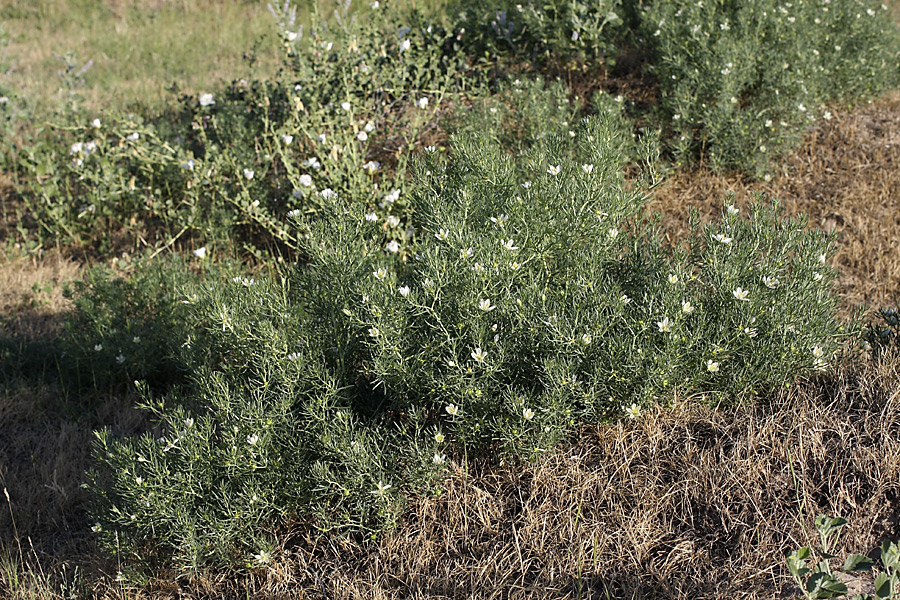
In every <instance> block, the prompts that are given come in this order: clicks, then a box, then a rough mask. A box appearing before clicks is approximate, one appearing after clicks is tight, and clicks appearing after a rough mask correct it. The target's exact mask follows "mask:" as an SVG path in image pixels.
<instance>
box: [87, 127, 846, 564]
mask: <svg viewBox="0 0 900 600" xmlns="http://www.w3.org/2000/svg"><path fill="white" fill-rule="evenodd" d="M571 130H572V131H573V132H574V135H571V136H570V135H569V134H568V132H566V133H565V134H563V135H548V136H539V137H538V138H537V140H536V141H535V143H534V145H533V147H531V148H530V150H528V151H527V152H526V153H525V154H523V155H518V156H516V155H509V154H507V153H506V152H505V151H504V150H503V149H502V148H501V146H500V145H499V144H498V143H497V142H496V141H492V140H491V139H490V136H485V137H484V138H483V139H479V138H478V137H477V136H476V137H472V136H468V135H467V136H463V137H460V138H459V139H456V140H454V141H453V143H452V144H451V147H450V149H449V151H448V153H447V155H446V156H442V155H441V154H440V153H437V152H432V153H426V155H425V158H424V159H423V161H422V162H421V164H420V165H418V167H417V168H416V172H417V173H418V177H417V181H416V183H415V186H414V188H413V191H412V192H411V193H410V198H411V202H412V206H413V208H414V211H413V212H412V217H413V222H412V223H413V226H414V227H415V228H416V230H417V235H416V236H415V237H414V238H413V239H412V240H411V241H404V242H402V243H401V242H398V241H397V238H396V236H395V234H394V229H395V228H396V227H397V224H396V223H395V222H394V221H392V220H391V219H390V216H388V217H385V216H384V215H383V214H379V213H377V212H375V211H368V210H367V208H366V207H365V206H363V205H360V204H354V203H349V204H348V203H345V202H341V201H339V200H337V199H331V201H329V202H326V203H323V206H322V208H321V210H320V212H319V214H318V215H317V217H316V218H315V219H310V220H307V222H306V223H304V224H303V227H304V228H305V229H306V230H307V231H308V237H307V238H304V240H303V253H304V256H305V257H306V261H305V262H304V263H303V264H300V265H297V266H296V267H295V269H294V270H293V272H292V273H285V275H284V276H283V277H281V278H278V279H268V278H259V279H254V278H251V277H249V276H239V277H237V278H233V279H231V280H228V279H226V280H224V281H222V280H219V281H212V280H211V281H209V282H207V283H205V284H204V285H201V286H199V287H198V288H196V289H195V290H194V291H192V292H190V294H188V295H187V296H186V297H184V298H182V300H185V301H186V302H185V303H183V304H181V305H180V306H183V307H185V308H184V310H185V311H186V316H185V318H186V322H187V323H188V325H187V326H186V327H183V328H182V330H181V332H180V333H183V332H184V331H185V330H187V331H190V332H191V340H190V344H189V345H190V359H189V360H190V362H191V364H194V365H198V367H197V368H196V369H195V370H194V371H193V373H192V374H191V375H190V384H189V386H188V387H187V388H185V390H184V391H182V392H178V391H175V392H173V393H171V394H169V395H167V396H164V397H162V398H160V397H159V396H158V395H153V394H149V393H148V394H146V395H145V402H144V406H145V407H146V408H148V409H149V410H151V411H153V413H154V414H155V416H156V418H157V420H158V426H157V428H156V429H155V430H154V431H153V432H150V433H148V434H146V435H144V436H140V437H136V438H130V439H114V438H113V437H112V436H110V435H109V434H108V433H102V434H100V437H99V443H98V446H97V454H96V457H97V459H98V466H99V468H98V470H97V471H96V472H95V473H94V474H93V475H92V483H91V485H92V487H93V488H94V489H95V490H96V491H97V496H96V497H97V500H98V503H97V508H96V515H97V518H98V525H97V526H96V527H97V529H98V530H99V531H101V532H102V534H103V536H105V537H104V539H105V540H106V541H107V542H109V543H110V544H112V543H113V542H114V541H116V540H118V541H119V542H120V543H125V544H126V547H129V548H131V549H132V550H133V551H134V552H135V554H136V555H137V556H146V550H142V549H141V548H145V546H142V544H145V543H146V542H151V543H152V544H153V545H154V546H152V547H156V548H161V549H162V550H163V551H165V552H171V553H174V555H175V556H176V558H177V560H178V562H179V564H180V565H181V566H183V567H185V568H194V567H197V566H198V565H199V564H203V563H207V562H216V563H226V564H232V565H234V564H243V565H246V566H254V565H263V564H265V563H267V562H268V561H269V560H271V559H272V552H273V551H274V549H275V543H274V539H273V537H272V535H273V532H275V531H278V530H281V529H283V528H284V527H288V526H292V525H293V526H301V527H316V528H319V529H321V530H323V531H346V530H360V529H363V530H368V531H372V532H375V531H377V530H378V529H379V528H381V527H385V526H390V525H391V524H392V523H393V522H394V521H395V520H396V518H397V517H398V515H399V514H400V511H401V510H402V501H403V498H404V497H406V496H407V495H413V494H418V493H422V492H423V491H426V490H427V491H431V492H432V493H434V492H439V490H440V485H439V477H440V475H441V473H442V470H443V469H444V468H445V467H446V463H447V461H448V460H452V459H454V458H460V457H463V456H465V455H471V454H479V453H485V452H488V451H490V452H497V453H498V455H499V456H503V457H507V458H508V459H510V460H518V459H519V458H520V457H523V456H534V455H540V454H542V453H544V452H546V451H548V450H551V449H552V448H553V447H554V445H556V444H557V443H558V442H559V441H560V440H561V439H562V438H563V437H564V436H565V435H567V433H568V432H570V431H572V429H573V427H575V426H577V425H578V424H580V423H584V422H596V421H599V420H606V419H613V418H616V417H618V416H621V415H623V414H626V412H627V414H630V415H632V416H634V417H637V416H638V415H639V413H640V407H641V406H646V405H649V404H651V403H666V402H668V401H670V400H671V399H672V398H673V397H674V395H675V394H676V393H677V394H681V395H684V396H691V395H700V394H706V395H707V396H709V397H710V399H715V400H716V401H736V400H737V399H739V398H743V397H747V396H749V395H754V394H761V393H764V392H766V391H768V390H770V389H772V388H773V387H774V386H777V385H781V384H783V383H785V382H786V381H789V380H790V379H792V378H793V377H795V376H797V375H799V374H803V373H809V372H814V371H815V370H825V369H828V368H829V366H830V363H831V362H832V361H833V356H834V354H835V352H837V350H838V348H839V346H840V343H841V340H842V338H843V336H844V333H843V331H842V329H841V326H840V325H839V324H838V323H836V322H835V320H834V316H833V308H834V306H833V299H832V298H831V295H830V286H831V281H832V278H833V276H832V273H831V272H830V270H829V269H828V268H827V266H826V265H825V264H824V263H825V262H826V260H825V253H826V252H827V249H828V240H827V238H826V237H825V236H823V235H820V234H817V233H814V232H808V231H806V230H805V229H804V228H803V227H802V223H795V222H788V223H781V222H779V221H777V220H776V218H775V212H774V209H770V208H765V207H759V208H757V209H754V210H753V211H751V214H750V215H749V218H741V217H740V216H739V214H738V212H739V211H738V209H737V208H736V207H734V206H732V205H728V207H726V210H725V214H724V217H723V221H722V222H721V223H716V224H712V225H710V226H708V227H706V228H702V229H698V230H697V232H696V233H695V235H694V237H693V238H692V239H691V240H690V243H689V244H688V247H687V249H685V250H681V251H672V250H670V249H667V248H665V247H664V246H663V245H662V244H661V242H660V240H659V238H658V236H657V235H656V234H655V231H654V228H653V227H652V226H651V224H649V223H646V222H645V221H644V220H643V218H642V216H641V215H642V211H643V208H644V205H643V201H644V200H645V198H646V192H645V190H644V189H643V188H642V187H641V186H640V185H628V184H626V181H625V178H624V175H623V162H624V159H625V154H624V152H623V148H625V147H628V145H629V144H631V143H633V141H632V140H630V139H628V138H629V136H630V133H628V130H627V129H623V128H622V127H621V117H620V116H619V115H618V114H617V113H615V112H607V113H603V114H601V115H598V116H597V117H594V118H592V119H590V120H587V121H584V122H581V123H579V124H577V125H574V126H573V127H572V128H571ZM623 136H625V139H623ZM178 339H179V340H180V339H181V335H179V338H178ZM626 409H627V411H626Z"/></svg>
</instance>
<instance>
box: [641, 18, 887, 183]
mask: <svg viewBox="0 0 900 600" xmlns="http://www.w3.org/2000/svg"><path fill="white" fill-rule="evenodd" d="M886 10H887V7H886V6H884V5H881V4H879V3H876V2H872V1H868V0H866V1H863V0H795V1H794V2H781V1H778V0H765V1H763V2H731V1H728V0H711V1H706V2H694V1H687V0H678V1H675V2H670V1H654V2H649V3H647V4H645V5H644V9H643V11H642V12H640V27H639V35H640V36H642V39H643V40H644V43H646V44H647V45H648V46H649V47H650V49H651V60H650V65H649V70H650V72H651V73H653V74H654V75H655V77H656V80H657V81H658V83H659V86H660V92H661V94H662V98H661V103H660V109H661V111H662V117H663V120H662V123H663V126H664V127H665V128H666V130H667V131H668V134H669V137H670V138H671V140H672V144H671V146H672V149H673V151H674V153H675V156H676V158H677V159H678V160H679V161H681V162H692V161H694V160H695V159H696V158H697V157H698V156H700V155H703V156H707V157H708V159H709V162H710V165H711V166H712V167H713V168H714V169H717V170H722V169H741V170H745V171H748V172H750V173H751V174H754V175H757V176H759V175H763V174H765V173H766V172H767V171H768V169H769V165H770V164H771V159H772V157H774V156H777V155H778V154H780V153H783V152H784V151H785V150H787V149H789V148H791V147H792V145H794V144H795V143H796V142H797V141H798V140H799V139H800V137H801V136H802V135H803V132H804V131H805V130H806V129H807V128H808V127H809V126H811V125H812V124H813V123H815V122H816V121H818V120H819V119H829V118H830V113H829V112H828V111H827V109H826V108H825V107H824V105H825V104H826V103H829V102H834V101H841V102H858V101H860V100H862V99H865V98H869V97H871V96H872V95H873V94H874V93H876V92H879V91H882V90H884V89H886V88H887V87H889V86H891V85H895V84H896V83H897V82H898V52H900V36H898V31H897V27H896V26H895V24H894V23H893V21H892V20H891V19H890V18H888V17H887V13H886V12H885V11H886Z"/></svg>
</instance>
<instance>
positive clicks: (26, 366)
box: [0, 94, 900, 599]
mask: <svg viewBox="0 0 900 600" xmlns="http://www.w3.org/2000/svg"><path fill="white" fill-rule="evenodd" d="M833 112H834V113H835V115H834V118H833V119H832V120H831V121H829V122H826V123H823V124H822V125H821V126H820V127H819V128H818V129H816V130H815V131H813V132H812V133H811V134H810V135H809V136H808V138H807V139H806V141H805V143H804V144H803V146H802V147H801V148H800V149H799V151H798V152H797V153H796V154H795V155H793V156H791V157H789V158H786V159H785V161H784V165H783V173H781V174H779V175H777V176H775V177H773V178H772V179H771V180H770V181H768V182H747V181H744V180H742V179H741V178H739V177H732V176H722V175H713V174H711V173H709V172H707V171H705V170H703V169H702V168H700V169H697V170H694V171H691V172H681V173H675V174H673V175H672V176H671V177H670V179H669V181H668V182H667V183H666V184H665V185H664V186H663V187H662V188H661V189H660V190H658V192H657V195H656V197H655V198H654V200H653V201H652V208H653V209H655V210H658V211H660V212H661V213H662V214H663V215H664V222H663V224H664V226H665V228H666V231H667V233H668V234H669V235H670V236H672V239H678V238H680V237H681V234H682V233H683V230H684V228H685V227H686V224H687V220H686V215H687V210H688V208H691V207H693V208H697V209H698V210H699V211H700V212H701V213H702V214H703V215H705V216H706V217H711V216H713V215H715V214H718V211H719V210H720V209H721V206H722V200H723V198H724V197H725V194H726V192H729V191H730V192H734V193H735V194H736V196H737V199H738V202H739V204H740V205H741V206H746V202H748V201H749V200H750V198H751V197H752V194H753V192H754V191H763V192H765V193H767V194H769V195H770V196H772V197H775V198H778V199H779V201H780V203H781V205H782V206H783V207H784V209H785V211H786V213H787V214H795V213H800V212H804V213H807V214H809V215H810V217H811V219H810V220H811V225H813V226H817V227H823V228H825V229H833V230H834V231H835V233H836V234H837V238H836V241H837V253H836V259H835V260H836V266H837V268H838V269H839V271H840V280H839V283H840V287H841V290H840V291H841V298H842V302H843V307H844V309H845V310H846V311H847V312H848V313H849V312H850V311H851V310H852V309H853V307H856V306H858V305H859V304H867V305H869V306H872V307H878V306H882V305H892V304H893V305H896V304H897V303H898V299H900V204H898V203H900V196H898V190H900V95H898V94H894V95H892V96H889V97H887V98H885V99H883V100H880V101H878V102H875V103H873V104H870V105H866V106H862V107H859V108H857V109H855V110H853V111H849V110H848V111H841V110H836V109H833ZM78 271H79V267H78V266H77V265H75V264H73V263H71V262H69V261H67V260H64V259H63V258H61V257H60V256H59V255H56V254H47V255H45V256H43V257H41V258H40V259H22V258H0V376H2V378H0V487H3V488H4V490H7V491H8V494H9V499H10V501H9V503H8V506H6V507H3V511H2V512H0V597H3V598H58V597H66V596H65V594H64V589H63V588H65V589H70V588H71V589H73V590H75V591H76V592H77V593H78V594H80V595H81V596H82V597H97V598H107V597H108V598H125V597H126V596H127V597H128V598H238V597H240V598H247V597H249V598H329V599H332V598H334V599H336V598H348V599H349V598H375V599H380V598H385V599H386V598H408V597H421V598H425V597H428V598H607V597H609V598H720V597H742V598H743V597H746V598H784V597H792V596H793V595H794V592H795V591H796V590H794V588H793V587H792V586H791V585H790V582H789V579H788V578H787V577H786V574H785V569H784V567H783V564H784V555H785V553H786V552H787V551H788V550H790V549H794V548H796V547H798V546H800V545H803V544H806V543H809V542H810V541H811V540H812V535H813V534H814V530H813V528H812V519H813V517H814V516H815V514H817V513H818V512H826V513H829V514H840V515H842V516H845V517H847V518H848V519H849V521H850V526H849V527H848V531H847V533H846V535H845V536H844V537H843V539H842V541H841V551H854V552H861V553H867V552H870V551H871V550H872V549H873V548H874V546H875V544H876V543H878V542H879V541H880V540H881V539H883V538H885V537H888V538H892V539H897V538H900V357H897V356H895V357H888V358H886V359H885V360H883V361H882V362H880V363H877V364H876V363H871V362H863V363H860V362H857V363H854V364H847V365H844V366H843V367H841V369H839V370H838V371H837V372H836V373H835V374H833V375H829V376H822V377H819V378H817V379H814V380H812V381H804V382H798V383H797V384H795V385H794V386H793V387H792V388H791V389H790V390H787V391H785V392H783V393H781V394H777V395H775V396H773V397H771V398H768V399H765V400H764V401H760V402H758V403H756V404H754V405H752V406H746V407H737V408H731V409H716V408H709V407H705V406H703V405H702V403H697V402H694V401H693V400H695V399H683V400H684V401H683V402H680V403H677V404H676V406H675V407H674V408H673V409H666V410H659V411H654V412H648V413H645V415H644V416H643V417H642V418H641V419H640V420H638V421H634V422H631V421H628V422H619V423H615V424H610V425H604V426H601V427H596V428H591V429H587V430H584V431H582V432H580V434H579V435H578V436H577V437H576V439H574V440H573V445H572V446H571V447H570V448H566V449H562V450H560V452H558V453H557V454H554V455H552V456H548V457H546V460H544V461H542V462H540V463H536V464H531V465H527V466H525V467H524V468H523V467H522V466H513V467H504V468H500V469H497V468H488V467H486V466H485V465H483V464H471V465H455V469H454V471H453V473H452V474H451V476H450V477H449V478H448V480H447V482H446V492H445V494H444V495H443V496H441V497H440V498H437V499H426V500H421V501H418V502H416V503H414V504H412V505H411V506H410V507H409V511H408V514H407V516H406V519H405V521H404V523H403V525H402V526H401V527H400V528H399V529H398V530H397V531H395V532H393V533H391V534H389V535H387V536H386V537H384V538H382V539H379V540H377V541H374V542H362V541H359V540H353V539H340V540H332V541H327V540H322V539H318V540H316V539H314V538H307V537H305V536H304V534H303V533H302V531H298V532H297V533H296V534H295V535H294V536H286V537H285V539H286V541H285V544H284V548H283V550H282V552H281V553H280V554H279V556H278V558H277V562H276V565H275V567H274V568H272V569H270V570H269V571H267V572H265V573H262V572H259V573H255V574H252V575H249V576H245V577H235V576H233V575H228V574H223V573H216V574H204V575H201V576H199V577H197V578H196V579H195V580H193V581H189V580H184V579H176V578H175V577H174V575H172V574H162V575H159V576H158V578H157V579H155V580H153V581H150V582H149V584H148V585H147V586H145V587H141V588H139V589H137V588H135V589H133V588H126V587H123V586H122V584H119V583H115V582H114V581H113V577H114V575H115V572H116V570H117V568H118V565H117V561H116V559H115V558H112V559H110V558H105V557H103V556H101V555H99V553H98V552H97V550H96V549H95V548H94V546H93V542H92V538H91V535H90V523H89V522H88V520H87V512H86V498H85V495H84V492H83V491H82V490H81V489H80V487H79V484H80V482H81V481H82V478H83V472H84V470H85V469H86V468H88V466H89V447H90V441H91V438H92V429H94V428H96V427H99V426H101V425H111V426H112V427H113V428H114V429H115V430H116V431H119V432H123V433H125V432H130V431H133V430H135V428H137V427H138V426H139V424H140V419H141V417H140V416H139V415H137V414H136V413H135V412H134V411H133V409H132V408H131V407H130V400H131V399H129V398H122V397H120V396H117V395H114V394H109V393H98V394H97V397H95V398H90V399H88V400H85V399H79V400H77V401H76V400H74V399H69V398H68V397H67V396H66V394H65V390H64V389H63V388H61V387H60V386H59V385H58V384H56V383H54V378H53V377H52V373H46V372H40V371H38V370H37V368H36V366H37V365H46V364H48V362H49V363H50V364H52V361H48V360H47V353H48V352H51V351H52V344H50V343H49V342H51V341H52V338H53V336H54V335H55V333H56V331H57V328H58V326H59V321H60V315H61V313H62V311H64V310H66V308H67V304H66V301H65V300H64V298H63V297H62V295H61V293H60V291H59V290H60V286H61V284H62V283H64V282H65V281H67V280H70V279H72V278H73V277H76V276H77V274H78ZM42 353H43V354H42ZM689 400H690V401H689ZM3 501H4V502H5V501H6V498H5V497H4V498H3ZM11 515H13V516H14V517H15V521H16V527H15V528H14V527H13V522H12V519H11ZM21 562H24V563H26V565H27V568H26V569H19V568H17V567H16V566H15V565H16V564H19V563H21ZM76 567H77V568H79V569H81V574H80V575H78V576H77V577H76V576H75V575H73V573H74V570H75V568H76ZM76 581H77V583H76ZM865 584H866V581H865V580H861V581H857V582H854V585H856V586H863V587H864V586H865Z"/></svg>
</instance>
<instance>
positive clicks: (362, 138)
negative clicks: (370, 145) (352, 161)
mask: <svg viewBox="0 0 900 600" xmlns="http://www.w3.org/2000/svg"><path fill="white" fill-rule="evenodd" d="M356 139H358V140H359V141H361V142H365V141H366V140H368V139H369V134H368V133H366V132H365V131H360V132H359V133H357V134H356Z"/></svg>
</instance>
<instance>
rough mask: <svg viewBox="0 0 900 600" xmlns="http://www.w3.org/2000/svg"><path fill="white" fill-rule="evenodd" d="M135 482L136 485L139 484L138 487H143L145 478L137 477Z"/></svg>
mask: <svg viewBox="0 0 900 600" xmlns="http://www.w3.org/2000/svg"><path fill="white" fill-rule="evenodd" d="M134 481H135V483H137V484H138V485H141V484H142V483H144V478H143V477H135V478H134Z"/></svg>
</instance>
